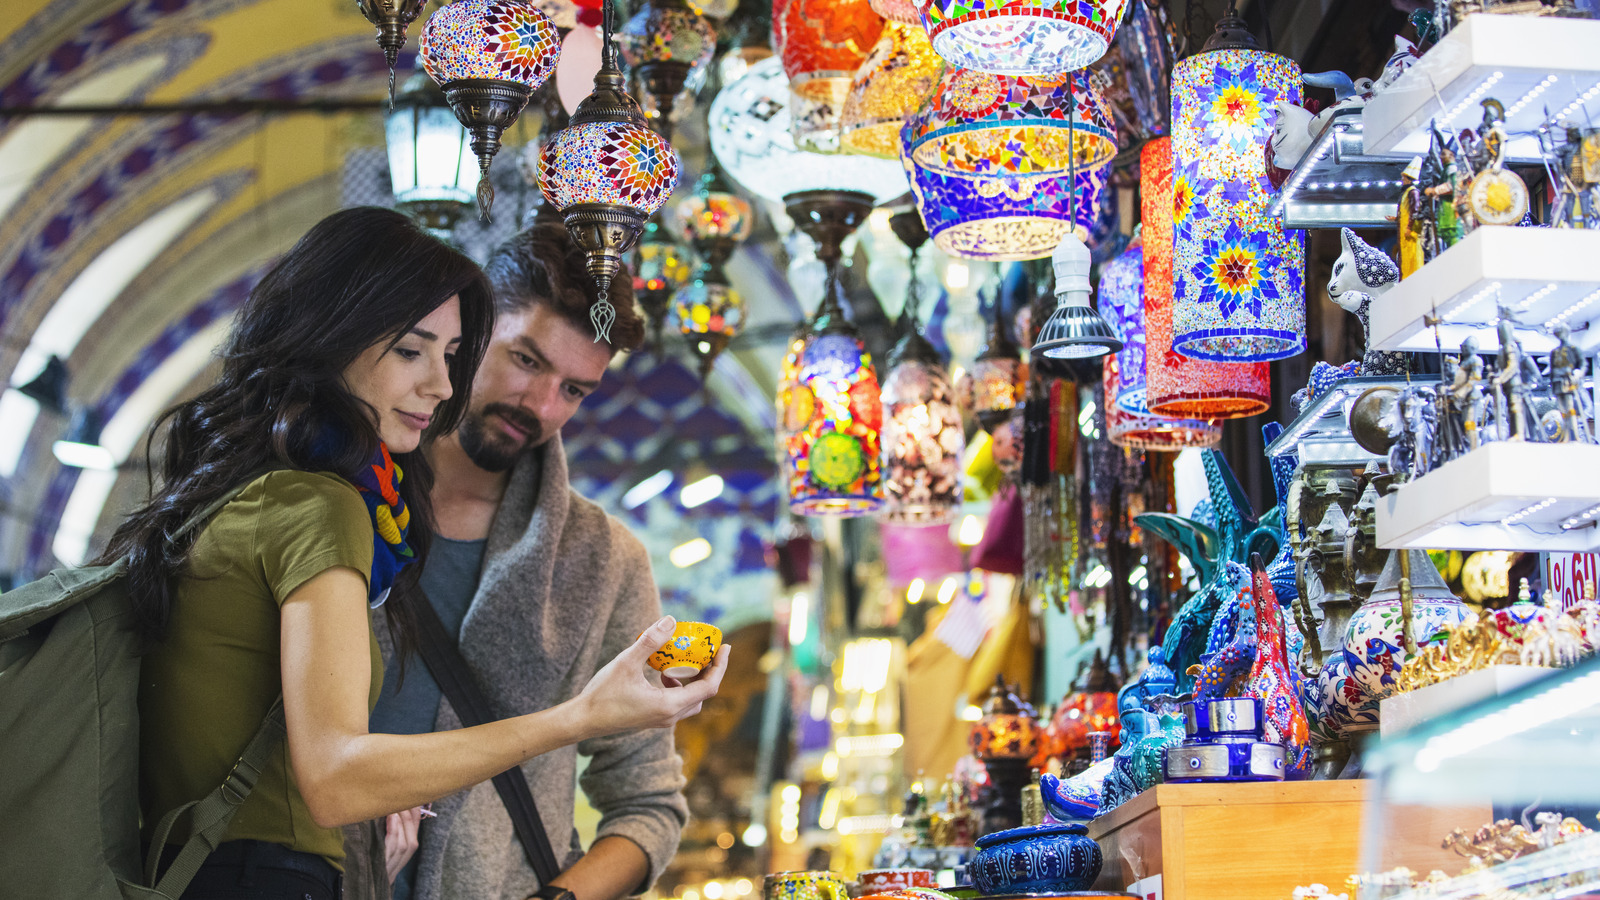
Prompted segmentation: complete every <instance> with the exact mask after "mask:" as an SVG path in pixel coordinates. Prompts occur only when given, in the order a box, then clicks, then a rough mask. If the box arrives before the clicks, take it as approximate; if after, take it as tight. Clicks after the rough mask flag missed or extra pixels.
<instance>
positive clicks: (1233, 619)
mask: <svg viewBox="0 0 1600 900" xmlns="http://www.w3.org/2000/svg"><path fill="white" fill-rule="evenodd" d="M1223 565H1224V566H1225V567H1226V568H1227V570H1228V572H1227V575H1228V580H1229V582H1230V586H1231V587H1232V590H1233V595H1232V597H1231V598H1230V599H1229V600H1227V601H1224V603H1223V606H1222V609H1220V610H1219V611H1218V613H1217V618H1216V622H1215V623H1214V624H1213V625H1212V628H1211V637H1210V639H1209V640H1208V641H1207V644H1206V652H1205V653H1204V654H1202V655H1201V662H1200V664H1199V669H1198V671H1197V672H1196V673H1195V677H1194V696H1195V699H1196V700H1198V701H1202V702H1204V701H1207V700H1217V699H1221V698H1223V697H1226V696H1229V695H1230V694H1231V692H1232V691H1233V688H1234V683H1235V682H1237V681H1238V680H1239V679H1240V678H1242V677H1244V676H1245V675H1246V674H1248V673H1249V671H1250V668H1251V666H1252V665H1254V663H1255V660H1256V643H1257V641H1256V636H1257V632H1256V622H1255V616H1253V615H1250V614H1249V612H1250V603H1249V594H1250V572H1249V570H1248V569H1246V568H1245V567H1244V566H1241V565H1239V564H1238V563H1236V562H1232V561H1229V562H1226V563H1224V564H1223Z"/></svg>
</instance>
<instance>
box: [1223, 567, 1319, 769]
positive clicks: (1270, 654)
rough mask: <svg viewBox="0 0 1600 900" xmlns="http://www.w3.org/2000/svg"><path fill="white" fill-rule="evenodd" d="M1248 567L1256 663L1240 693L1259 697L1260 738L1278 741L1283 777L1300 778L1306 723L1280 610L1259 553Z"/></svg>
mask: <svg viewBox="0 0 1600 900" xmlns="http://www.w3.org/2000/svg"><path fill="white" fill-rule="evenodd" d="M1250 571H1251V587H1252V594H1253V599H1254V603H1253V605H1254V607H1255V609H1254V612H1255V621H1256V634H1257V635H1258V637H1259V644H1258V646H1257V648H1256V660H1255V665H1254V667H1252V668H1251V670H1250V676H1249V677H1248V678H1247V679H1246V680H1245V682H1244V684H1243V686H1242V687H1241V689H1240V692H1239V693H1240V696H1244V697H1257V698H1259V699H1260V700H1261V703H1262V722H1263V725H1264V726H1265V727H1264V729H1263V739H1264V740H1267V741H1269V742H1271V743H1274V744H1280V745H1282V746H1283V748H1284V753H1285V760H1284V766H1285V772H1284V775H1285V777H1287V778H1291V779H1293V778H1304V777H1305V776H1306V774H1307V773H1308V772H1309V771H1310V769H1311V733H1310V731H1311V726H1310V724H1309V723H1308V722H1307V721H1306V714H1305V710H1304V709H1302V708H1301V706H1300V699H1299V692H1298V691H1296V690H1295V684H1296V678H1295V673H1294V670H1293V669H1292V668H1290V666H1289V649H1288V643H1287V641H1286V639H1285V636H1284V628H1283V613H1282V611H1281V610H1280V609H1279V607H1278V598H1277V595H1276V594H1275V593H1274V592H1273V590H1272V582H1271V581H1270V580H1268V578H1267V571H1266V564H1265V563H1263V562H1262V561H1261V557H1260V555H1259V554H1251V557H1250Z"/></svg>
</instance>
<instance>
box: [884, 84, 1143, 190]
mask: <svg viewBox="0 0 1600 900" xmlns="http://www.w3.org/2000/svg"><path fill="white" fill-rule="evenodd" d="M908 125H909V132H910V133H909V137H908V138H907V140H906V150H907V152H909V153H910V154H911V158H912V159H913V160H915V161H916V163H917V165H919V166H921V167H923V168H925V169H932V170H933V171H935V172H938V173H940V174H943V175H964V176H991V177H992V176H1010V177H1028V176H1036V175H1060V174H1066V173H1068V172H1070V171H1072V170H1074V169H1079V168H1081V169H1093V168H1098V167H1099V166H1102V165H1104V164H1106V163H1107V162H1110V161H1111V158H1112V157H1113V156H1115V155H1116V153H1117V131H1116V126H1115V125H1114V124H1113V123H1112V121H1111V110H1110V107H1108V106H1107V105H1106V102H1105V100H1104V98H1102V97H1101V95H1100V91H1099V90H1098V89H1096V88H1095V87H1094V86H1093V85H1092V84H1090V82H1089V78H1088V75H1087V74H1086V73H1083V72H1064V73H1060V74H1055V75H1034V76H1011V75H993V74H990V73H988V72H979V71H976V70H973V69H958V68H955V67H951V68H948V69H946V70H945V73H944V77H942V78H940V79H939V85H938V87H936V88H935V89H934V95H933V102H932V103H931V104H929V106H928V108H927V109H926V110H925V111H923V112H922V113H920V114H918V115H916V116H913V117H911V119H909V120H908ZM1069 161H1070V162H1069Z"/></svg>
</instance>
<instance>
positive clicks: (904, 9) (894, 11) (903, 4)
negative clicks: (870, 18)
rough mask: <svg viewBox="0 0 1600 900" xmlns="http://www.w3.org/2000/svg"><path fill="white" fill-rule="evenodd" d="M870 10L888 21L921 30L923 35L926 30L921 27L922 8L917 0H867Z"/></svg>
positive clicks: (926, 33) (925, 33)
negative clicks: (870, 6)
mask: <svg viewBox="0 0 1600 900" xmlns="http://www.w3.org/2000/svg"><path fill="white" fill-rule="evenodd" d="M868 2H869V3H870V4H871V5H872V11H873V12H875V13H877V14H878V15H880V16H883V17H884V18H885V19H887V20H889V21H890V22H899V23H900V24H901V25H912V26H915V27H916V28H917V30H919V31H922V35H923V37H927V35H928V32H927V31H925V30H923V28H922V9H921V8H920V6H919V4H918V3H917V0H868Z"/></svg>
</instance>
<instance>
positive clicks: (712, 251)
mask: <svg viewBox="0 0 1600 900" xmlns="http://www.w3.org/2000/svg"><path fill="white" fill-rule="evenodd" d="M678 214H679V215H680V216H681V217H682V220H683V223H684V228H685V231H686V232H687V234H688V237H689V241H690V243H691V244H693V246H694V249H695V252H697V253H699V254H700V258H701V259H702V260H703V262H702V263H701V265H700V270H699V271H698V272H697V273H696V274H695V277H694V280H693V281H691V282H689V283H688V284H685V285H684V286H683V287H682V288H681V289H679V291H678V292H677V294H676V295H675V297H674V298H673V307H674V312H675V313H676V315H677V318H678V330H679V331H680V332H681V333H682V334H683V336H684V338H685V339H687V340H688V342H689V349H690V351H691V352H693V353H694V354H695V356H696V357H698V358H699V360H700V377H701V378H702V379H704V378H707V377H709V376H710V374H711V367H712V365H714V364H715V362H716V359H717V356H718V355H719V354H721V353H722V351H723V350H724V349H726V348H727V346H728V342H729V341H731V340H733V338H734V337H736V336H737V335H738V334H739V330H740V329H741V328H743V327H744V318H745V302H744V298H743V297H741V296H740V295H739V292H738V291H736V290H734V288H733V285H731V284H730V283H729V282H728V276H727V273H726V272H724V271H723V268H722V267H723V264H724V263H726V262H727V260H728V257H729V256H731V255H732V254H733V251H734V249H735V248H736V247H738V245H739V243H740V242H741V241H743V240H744V239H745V238H747V237H749V236H750V229H751V228H752V227H753V225H754V220H755V216H754V214H753V211H752V210H751V208H750V203H749V201H747V200H745V199H744V198H742V197H739V196H738V195H736V194H734V193H733V192H732V190H730V189H729V187H728V184H727V182H725V181H724V180H723V179H722V175H721V173H720V172H718V171H716V169H715V167H713V168H712V170H711V171H710V172H707V173H706V174H705V175H704V176H702V177H701V179H700V185H699V187H698V188H696V190H695V192H694V195H693V196H691V197H690V198H689V199H688V200H685V201H683V203H681V204H679V206H678Z"/></svg>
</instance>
